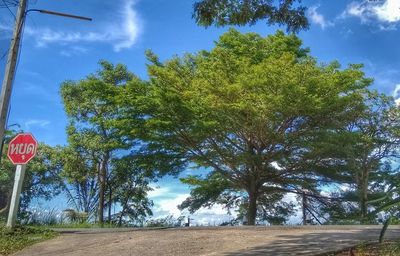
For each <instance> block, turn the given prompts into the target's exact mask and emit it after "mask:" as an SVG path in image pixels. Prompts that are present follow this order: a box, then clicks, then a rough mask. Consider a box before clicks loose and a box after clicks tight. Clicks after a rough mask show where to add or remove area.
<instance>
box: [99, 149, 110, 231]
mask: <svg viewBox="0 0 400 256" xmlns="http://www.w3.org/2000/svg"><path fill="white" fill-rule="evenodd" d="M107 163H108V157H107V156H105V157H104V158H103V159H102V160H101V162H100V164H99V182H100V190H99V211H98V212H99V224H100V226H101V227H103V226H104V201H105V200H104V194H105V190H106V177H107Z"/></svg>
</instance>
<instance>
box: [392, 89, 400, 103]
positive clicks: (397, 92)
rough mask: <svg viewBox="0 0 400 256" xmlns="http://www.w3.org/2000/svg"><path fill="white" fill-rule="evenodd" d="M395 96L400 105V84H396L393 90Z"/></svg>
mask: <svg viewBox="0 0 400 256" xmlns="http://www.w3.org/2000/svg"><path fill="white" fill-rule="evenodd" d="M393 97H394V99H395V102H396V105H397V106H400V84H398V85H396V88H395V89H394V91H393Z"/></svg>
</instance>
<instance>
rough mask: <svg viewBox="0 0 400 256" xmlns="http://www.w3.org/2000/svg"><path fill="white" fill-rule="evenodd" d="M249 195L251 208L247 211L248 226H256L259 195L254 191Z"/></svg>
mask: <svg viewBox="0 0 400 256" xmlns="http://www.w3.org/2000/svg"><path fill="white" fill-rule="evenodd" d="M248 193H249V208H248V209H247V225H251V226H253V225H255V224H256V216H257V193H256V192H255V191H254V190H253V191H250V192H248Z"/></svg>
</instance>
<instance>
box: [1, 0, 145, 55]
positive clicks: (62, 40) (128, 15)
mask: <svg viewBox="0 0 400 256" xmlns="http://www.w3.org/2000/svg"><path fill="white" fill-rule="evenodd" d="M122 6H123V7H122V9H121V10H120V11H119V12H118V15H117V18H116V19H115V20H113V21H110V22H109V23H108V24H106V25H102V26H101V29H99V30H97V31H90V32H72V31H63V30H54V29H51V28H49V27H38V28H37V27H30V26H27V27H26V28H25V31H24V32H25V35H26V36H28V37H31V38H33V39H34V40H35V42H36V46H38V47H45V46H48V45H50V44H60V45H67V44H76V43H108V44H111V45H112V46H113V49H114V51H116V52H119V51H121V50H123V49H129V48H131V47H132V46H133V45H134V44H135V43H136V41H137V39H138V37H139V35H140V32H141V21H140V19H139V17H138V14H137V12H136V10H135V8H134V7H135V1H134V0H124V4H123V5H122ZM6 29H8V27H5V26H4V25H1V24H0V30H6ZM75 52H76V51H75ZM61 54H63V55H65V56H68V54H72V53H71V52H68V51H64V52H61Z"/></svg>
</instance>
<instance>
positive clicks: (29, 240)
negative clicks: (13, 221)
mask: <svg viewBox="0 0 400 256" xmlns="http://www.w3.org/2000/svg"><path fill="white" fill-rule="evenodd" d="M56 236H57V233H56V232H54V231H52V230H49V229H45V228H37V227H27V226H19V227H16V228H15V229H13V230H10V229H8V228H6V227H5V226H4V224H3V223H0V255H9V254H11V253H14V252H16V251H18V250H21V249H23V248H25V247H27V246H29V245H32V244H34V243H38V242H41V241H44V240H47V239H51V238H54V237H56Z"/></svg>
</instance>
